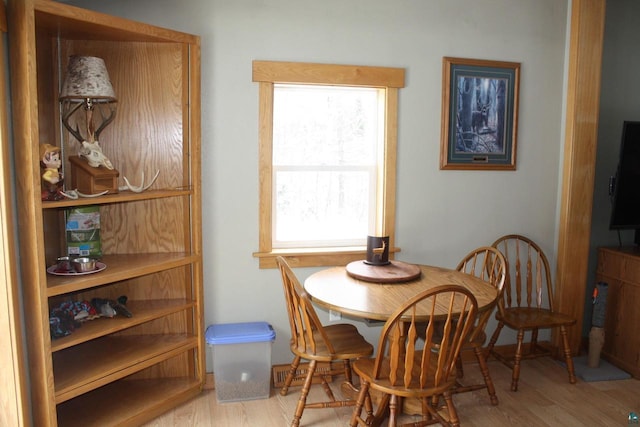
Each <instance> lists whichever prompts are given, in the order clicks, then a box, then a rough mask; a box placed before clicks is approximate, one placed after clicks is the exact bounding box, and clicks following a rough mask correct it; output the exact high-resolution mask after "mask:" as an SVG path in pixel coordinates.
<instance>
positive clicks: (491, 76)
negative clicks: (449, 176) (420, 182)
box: [440, 57, 520, 170]
mask: <svg viewBox="0 0 640 427" xmlns="http://www.w3.org/2000/svg"><path fill="white" fill-rule="evenodd" d="M519 83H520V63H517V62H504V61H487V60H481V59H463V58H450V57H444V58H443V61H442V92H443V96H442V132H441V148H440V169H485V170H486V169H489V170H515V169H516V136H517V128H518V126H517V123H518V120H517V118H518V96H519Z"/></svg>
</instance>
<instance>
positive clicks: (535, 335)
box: [529, 328, 538, 354]
mask: <svg viewBox="0 0 640 427" xmlns="http://www.w3.org/2000/svg"><path fill="white" fill-rule="evenodd" d="M537 350H538V328H534V329H532V330H531V347H530V348H529V352H530V353H532V354H533V353H535V352H536V351H537Z"/></svg>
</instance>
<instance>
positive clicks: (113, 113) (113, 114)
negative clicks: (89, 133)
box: [94, 103, 116, 139]
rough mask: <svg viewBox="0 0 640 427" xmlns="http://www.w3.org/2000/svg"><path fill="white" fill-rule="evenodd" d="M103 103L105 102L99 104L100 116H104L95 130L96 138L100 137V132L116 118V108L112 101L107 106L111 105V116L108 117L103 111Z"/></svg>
mask: <svg viewBox="0 0 640 427" xmlns="http://www.w3.org/2000/svg"><path fill="white" fill-rule="evenodd" d="M102 105H104V104H98V111H99V112H100V117H101V118H102V124H100V126H99V127H98V129H96V131H95V132H94V135H95V139H99V138H98V137H99V136H100V132H102V130H103V129H104V128H105V127H107V125H108V124H109V123H111V122H112V121H113V119H115V118H116V109H115V107H113V106H112V105H111V103H108V104H107V106H108V107H109V117H107V118H105V117H104V114H103V113H102V108H101V107H102Z"/></svg>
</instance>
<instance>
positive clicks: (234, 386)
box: [205, 322, 276, 402]
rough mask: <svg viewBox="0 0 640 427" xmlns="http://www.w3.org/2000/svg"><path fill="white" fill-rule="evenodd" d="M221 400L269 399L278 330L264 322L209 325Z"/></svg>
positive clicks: (207, 337)
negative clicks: (274, 343)
mask: <svg viewBox="0 0 640 427" xmlns="http://www.w3.org/2000/svg"><path fill="white" fill-rule="evenodd" d="M205 337H206V341H207V344H209V345H210V347H211V348H212V352H213V373H214V377H215V388H216V399H217V400H218V402H234V401H238V400H253V399H266V398H268V397H269V394H270V392H271V375H270V373H271V346H272V343H273V341H274V340H275V337H276V333H275V331H274V330H273V328H272V327H271V325H269V324H268V323H265V322H250V323H226V324H218V325H211V326H209V327H208V328H207V331H206V334H205Z"/></svg>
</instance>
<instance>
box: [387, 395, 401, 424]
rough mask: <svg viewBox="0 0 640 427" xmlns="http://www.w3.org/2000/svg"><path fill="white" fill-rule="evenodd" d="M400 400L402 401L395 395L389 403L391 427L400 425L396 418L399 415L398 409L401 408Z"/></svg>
mask: <svg viewBox="0 0 640 427" xmlns="http://www.w3.org/2000/svg"><path fill="white" fill-rule="evenodd" d="M398 400H400V398H399V397H398V396H396V395H395V394H392V395H391V400H390V401H389V427H396V426H397V425H398V424H397V419H396V416H397V413H398V407H400V406H401V405H399V402H398Z"/></svg>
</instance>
